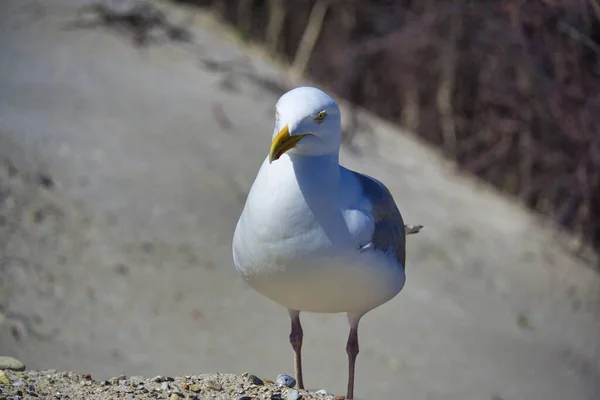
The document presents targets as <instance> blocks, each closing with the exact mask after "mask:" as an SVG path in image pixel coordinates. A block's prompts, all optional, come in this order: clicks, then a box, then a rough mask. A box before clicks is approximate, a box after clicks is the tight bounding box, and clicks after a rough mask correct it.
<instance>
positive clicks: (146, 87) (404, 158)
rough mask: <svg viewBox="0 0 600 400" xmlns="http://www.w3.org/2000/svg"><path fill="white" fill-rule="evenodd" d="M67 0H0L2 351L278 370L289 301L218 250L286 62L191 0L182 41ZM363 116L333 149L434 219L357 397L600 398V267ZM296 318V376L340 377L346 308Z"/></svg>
mask: <svg viewBox="0 0 600 400" xmlns="http://www.w3.org/2000/svg"><path fill="white" fill-rule="evenodd" d="M77 3H78V2H76V1H73V0H71V1H67V0H60V1H59V0H54V1H48V0H29V1H23V0H6V1H3V2H2V3H1V5H0V55H1V56H0V157H1V159H2V162H3V164H2V167H1V168H0V190H1V194H2V196H1V201H0V216H2V219H0V245H1V246H2V247H0V251H1V252H2V253H1V254H2V259H1V260H0V305H1V306H2V309H1V310H0V311H1V312H2V314H3V315H4V320H3V322H2V323H1V325H0V354H7V355H13V356H16V357H17V358H19V359H21V360H23V361H24V362H25V363H26V364H28V366H30V367H32V368H56V369H59V370H63V369H65V370H75V371H79V372H87V373H91V374H92V375H94V377H96V378H98V379H102V378H108V377H111V376H116V375H119V374H121V373H125V374H129V375H145V376H154V375H157V374H163V375H185V374H198V373H205V372H231V373H242V372H244V371H251V372H253V373H255V374H258V375H260V376H264V377H272V378H274V377H275V376H276V375H277V374H278V373H281V372H288V373H289V372H290V370H291V367H292V363H291V351H290V349H289V344H288V342H287V334H288V320H287V314H286V312H285V310H283V309H281V308H279V307H278V306H277V305H274V304H271V303H269V302H268V301H266V300H265V299H263V298H261V297H260V296H259V295H258V294H256V293H255V292H253V291H252V290H251V289H249V288H248V287H246V286H245V285H244V284H243V282H241V280H240V279H239V278H238V276H237V274H236V272H235V269H234V267H233V265H232V261H231V254H230V245H231V235H232V233H233V229H234V226H235V222H236V220H237V216H238V215H239V212H240V210H241V207H242V205H243V201H244V199H245V195H246V193H247V190H248V189H249V186H250V184H251V182H252V179H253V178H254V175H255V173H256V170H257V168H258V166H259V164H260V163H261V161H262V158H263V157H264V155H265V151H266V149H267V147H268V141H269V138H270V132H271V129H272V121H271V119H272V117H273V104H274V103H275V101H276V99H277V97H278V96H279V95H280V94H281V92H280V90H278V89H277V88H275V89H274V88H273V85H272V84H270V82H272V81H276V78H277V77H278V76H279V75H280V73H279V72H278V71H277V69H276V68H275V67H273V66H270V65H268V64H267V63H266V62H264V61H262V60H261V59H260V58H259V57H258V56H248V55H247V54H246V55H245V52H244V50H243V49H240V48H238V47H237V46H236V44H234V43H233V42H231V41H229V40H228V39H226V38H225V37H224V35H223V33H222V32H221V31H220V30H219V29H218V28H215V27H214V26H212V25H211V24H210V23H209V22H208V21H209V20H208V19H207V18H206V17H205V16H203V15H198V16H196V18H195V19H196V22H195V24H194V32H195V36H196V40H195V43H194V44H193V45H174V44H166V45H161V46H154V47H149V48H146V49H141V50H140V49H136V48H133V47H132V46H131V44H130V41H129V40H128V39H127V38H124V37H123V36H121V35H119V34H116V33H114V32H107V31H105V30H103V29H93V30H66V29H64V27H65V24H66V23H68V22H69V21H70V20H72V19H73V16H74V12H75V11H76V9H77V7H76V5H77ZM169 8H170V7H169ZM175 10H176V11H177V10H179V9H175ZM207 59H208V60H217V61H218V62H217V64H219V65H220V67H221V68H220V69H214V68H208V67H207V65H206V63H205V62H203V61H202V60H207ZM230 61H231V62H230ZM231 65H233V66H234V68H233V70H228V68H229V66H231ZM223 82H228V83H229V84H228V85H223ZM220 109H222V110H223V111H222V112H223V113H224V114H225V115H226V118H227V120H228V121H229V123H230V125H229V123H228V122H227V121H224V119H223V117H220V116H219V115H220V113H221V111H219V110H220ZM375 128H376V129H375V130H376V134H375V143H373V141H370V140H359V144H358V147H359V150H360V152H359V154H355V153H353V152H348V151H344V154H343V161H344V162H345V163H346V164H347V165H348V166H349V167H352V168H357V169H360V170H361V171H365V172H367V173H372V174H376V175H377V176H378V177H379V178H380V179H381V180H382V181H383V182H385V183H386V184H387V185H388V186H389V187H390V188H391V189H392V192H393V193H394V195H395V197H396V198H397V200H398V202H399V203H400V205H401V210H402V212H403V214H404V215H405V219H406V220H407V222H408V223H422V224H424V225H425V226H426V229H425V230H424V231H423V232H422V233H421V234H419V235H418V236H415V237H411V238H409V241H408V242H409V247H408V260H409V265H408V280H407V284H406V287H405V290H404V291H403V292H402V293H401V294H400V295H399V296H398V297H397V298H396V299H394V300H393V301H392V302H390V303H389V304H387V305H385V306H383V307H381V308H380V309H378V310H376V311H374V312H372V313H370V314H369V315H368V316H366V317H365V318H364V319H363V323H362V325H361V354H360V356H359V361H358V366H357V368H358V370H357V374H358V377H357V395H358V396H359V398H361V399H375V398H384V397H385V396H390V398H407V399H457V400H458V399H461V400H463V399H499V398H503V399H506V400H510V399H528V400H535V399H597V398H598V397H599V396H600V349H599V344H600V343H599V342H600V339H598V332H600V326H599V325H600V324H599V321H600V278H599V276H598V274H597V273H595V272H593V271H592V269H590V268H589V267H588V266H586V265H585V263H584V262H583V261H581V260H578V259H576V258H573V257H571V256H569V255H568V254H567V253H566V251H564V250H563V249H562V246H561V245H560V244H558V243H557V242H555V241H554V240H553V239H552V238H551V235H550V233H549V232H548V231H547V230H545V229H544V228H542V227H541V226H540V224H539V223H538V222H536V221H535V219H534V218H532V217H531V216H529V215H528V214H527V213H525V212H524V211H523V210H522V209H521V208H520V207H517V206H515V205H514V204H512V203H511V202H509V201H507V200H505V199H503V198H501V197H499V196H497V195H496V194H495V193H493V192H491V191H490V190H488V189H486V188H484V187H481V186H479V185H475V184H473V183H472V182H471V181H470V180H468V179H465V178H460V177H457V176H455V174H453V173H452V171H451V170H450V168H449V167H448V166H447V165H445V164H444V163H442V162H441V161H440V160H439V159H438V157H436V156H435V155H434V154H433V152H431V151H428V150H426V149H424V148H423V147H422V146H421V145H419V144H418V143H416V142H415V141H414V140H413V139H411V138H410V137H409V136H407V135H405V134H402V133H401V132H396V131H394V130H392V129H390V128H389V127H387V126H385V125H384V124H377V125H376V127H375ZM363 142H364V143H363ZM40 173H43V175H44V176H42V177H40ZM45 175H48V176H49V177H50V178H51V183H49V182H48V179H47V178H48V177H47V176H45ZM0 319H2V318H1V317H0ZM304 321H305V346H304V348H305V365H306V377H305V379H306V381H307V384H308V385H309V387H311V388H315V389H320V388H326V389H328V390H330V391H334V392H336V393H342V392H343V389H344V385H345V379H346V355H345V351H344V348H345V340H346V334H347V327H346V322H345V319H344V317H343V316H323V315H305V316H304Z"/></svg>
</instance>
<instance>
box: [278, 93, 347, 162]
mask: <svg viewBox="0 0 600 400" xmlns="http://www.w3.org/2000/svg"><path fill="white" fill-rule="evenodd" d="M275 109H276V110H275V130H274V132H273V141H272V142H271V150H270V151H269V162H270V163H272V162H273V161H275V160H277V159H278V158H279V157H281V155H282V154H284V153H289V154H299V155H305V156H320V155H324V154H331V153H337V152H338V151H339V150H340V144H341V142H342V129H341V122H340V109H339V107H338V105H337V103H336V102H335V100H333V99H332V98H331V97H329V95H327V93H325V92H323V91H322V90H319V89H317V88H313V87H299V88H296V89H292V90H290V91H289V92H287V93H285V94H284V95H283V96H281V97H280V98H279V101H278V102H277V105H276V106H275Z"/></svg>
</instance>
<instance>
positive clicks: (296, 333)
mask: <svg viewBox="0 0 600 400" xmlns="http://www.w3.org/2000/svg"><path fill="white" fill-rule="evenodd" d="M289 314H290V318H291V320H292V331H291V332H290V343H291V345H292V349H294V374H295V375H296V385H297V386H298V389H304V380H303V379H302V352H301V350H302V338H303V337H304V333H303V332H302V325H301V324H300V311H296V310H289Z"/></svg>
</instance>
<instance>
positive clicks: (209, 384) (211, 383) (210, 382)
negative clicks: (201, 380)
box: [205, 379, 223, 391]
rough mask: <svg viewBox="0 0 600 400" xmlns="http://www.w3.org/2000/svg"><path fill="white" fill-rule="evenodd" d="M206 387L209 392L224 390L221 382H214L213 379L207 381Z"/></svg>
mask: <svg viewBox="0 0 600 400" xmlns="http://www.w3.org/2000/svg"><path fill="white" fill-rule="evenodd" d="M205 386H206V388H207V389H209V390H216V391H220V390H222V389H223V386H221V384H220V383H219V382H216V381H213V380H212V379H209V380H207V381H206V383H205Z"/></svg>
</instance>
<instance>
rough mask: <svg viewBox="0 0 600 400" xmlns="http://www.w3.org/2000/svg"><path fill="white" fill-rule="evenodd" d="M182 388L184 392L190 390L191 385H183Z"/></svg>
mask: <svg viewBox="0 0 600 400" xmlns="http://www.w3.org/2000/svg"><path fill="white" fill-rule="evenodd" d="M181 388H182V389H183V390H188V389H189V388H190V385H188V384H187V383H184V384H183V385H181Z"/></svg>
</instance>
